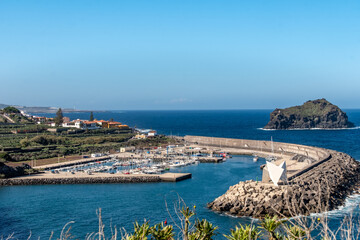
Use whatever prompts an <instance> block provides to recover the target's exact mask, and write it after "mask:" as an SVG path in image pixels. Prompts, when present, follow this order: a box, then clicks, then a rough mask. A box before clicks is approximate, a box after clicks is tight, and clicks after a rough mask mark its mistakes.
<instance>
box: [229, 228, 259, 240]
mask: <svg viewBox="0 0 360 240" xmlns="http://www.w3.org/2000/svg"><path fill="white" fill-rule="evenodd" d="M239 226H240V227H238V226H236V227H235V230H233V229H231V230H230V233H231V234H230V235H224V237H226V238H227V239H229V240H256V239H258V238H259V237H260V236H261V230H259V229H258V228H257V227H255V226H253V225H245V227H244V226H242V225H239Z"/></svg>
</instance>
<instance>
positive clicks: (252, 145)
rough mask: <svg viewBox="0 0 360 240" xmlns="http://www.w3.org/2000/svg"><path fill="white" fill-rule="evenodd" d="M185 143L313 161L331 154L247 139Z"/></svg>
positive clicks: (203, 139)
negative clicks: (291, 156) (278, 154)
mask: <svg viewBox="0 0 360 240" xmlns="http://www.w3.org/2000/svg"><path fill="white" fill-rule="evenodd" d="M184 139H185V141H187V142H190V143H198V144H201V145H205V146H216V147H224V148H225V147H226V148H237V149H245V150H253V151H257V152H269V153H271V152H272V150H274V152H275V153H280V154H281V153H282V154H298V155H303V156H306V157H307V158H310V159H312V160H313V161H320V160H323V159H326V158H329V157H330V153H329V152H328V151H327V150H326V149H322V148H317V147H311V146H305V145H298V144H291V143H282V142H273V143H271V142H270V141H257V140H247V139H232V138H214V137H201V136H185V137H184Z"/></svg>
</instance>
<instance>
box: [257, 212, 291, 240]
mask: <svg viewBox="0 0 360 240" xmlns="http://www.w3.org/2000/svg"><path fill="white" fill-rule="evenodd" d="M284 222H286V220H280V219H278V217H277V216H273V217H270V216H269V215H266V217H265V218H264V219H263V220H262V221H261V223H260V226H261V228H262V229H264V230H265V231H266V232H267V233H268V235H269V239H270V240H280V239H283V238H284V236H283V235H282V234H280V233H279V232H278V231H277V229H278V228H279V227H280V226H282V225H283V223H284Z"/></svg>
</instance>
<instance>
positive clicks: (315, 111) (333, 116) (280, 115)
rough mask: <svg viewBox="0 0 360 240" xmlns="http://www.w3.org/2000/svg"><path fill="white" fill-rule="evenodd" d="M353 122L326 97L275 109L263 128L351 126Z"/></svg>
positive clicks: (334, 127) (331, 127)
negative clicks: (299, 104)
mask: <svg viewBox="0 0 360 240" xmlns="http://www.w3.org/2000/svg"><path fill="white" fill-rule="evenodd" d="M351 127H354V124H353V123H352V122H350V121H349V120H348V116H347V115H346V113H345V112H343V111H342V110H341V109H340V108H339V107H337V106H335V105H333V104H331V103H330V102H328V101H327V100H326V99H318V100H314V101H307V102H306V103H304V104H303V105H301V106H295V107H290V108H285V109H275V110H274V111H273V112H272V113H271V114H270V121H269V122H268V124H267V125H266V126H265V127H264V129H283V130H285V129H309V128H321V129H336V128H338V129H339V128H351Z"/></svg>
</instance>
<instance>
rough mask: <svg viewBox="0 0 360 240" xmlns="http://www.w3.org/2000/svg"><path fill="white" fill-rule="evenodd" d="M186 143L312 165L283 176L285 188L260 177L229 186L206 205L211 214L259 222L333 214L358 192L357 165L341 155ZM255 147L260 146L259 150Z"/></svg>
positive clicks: (266, 145)
mask: <svg viewBox="0 0 360 240" xmlns="http://www.w3.org/2000/svg"><path fill="white" fill-rule="evenodd" d="M185 140H186V141H188V142H190V143H197V144H199V145H210V144H212V146H220V144H221V146H226V147H230V146H232V147H233V148H240V149H250V150H251V151H253V152H254V153H256V152H259V151H260V149H261V152H264V151H265V152H272V149H274V152H275V151H277V152H281V153H282V154H288V155H291V154H293V155H294V154H295V155H297V156H303V157H306V158H307V159H309V160H310V161H311V163H310V164H308V165H307V166H305V167H304V168H303V169H300V170H298V171H297V172H295V173H293V174H291V175H290V176H288V183H287V184H286V185H285V184H284V185H279V186H278V187H276V186H275V185H274V184H272V183H271V182H269V181H268V180H269V179H268V178H267V177H265V181H263V182H256V181H245V182H239V183H238V184H236V185H234V186H231V187H230V188H229V190H228V191H227V192H226V193H225V194H223V195H222V196H220V197H218V198H216V199H215V200H214V201H212V202H210V203H209V204H208V207H209V208H210V209H212V210H214V211H219V212H225V213H228V214H231V215H234V216H250V217H258V218H261V217H264V216H265V215H266V214H270V215H279V216H281V217H293V216H298V215H309V214H311V213H319V212H324V211H330V210H333V209H336V208H337V207H339V206H341V205H342V204H344V201H345V199H346V197H347V196H349V195H350V194H352V193H353V192H354V191H356V190H357V189H358V187H359V182H360V177H359V176H360V164H359V162H357V161H356V160H355V159H353V158H352V157H351V156H349V155H348V154H345V153H341V152H337V151H332V150H327V149H323V148H316V147H310V146H303V145H296V144H287V143H275V142H274V143H271V142H266V141H253V140H241V139H224V138H221V139H220V138H208V137H197V136H186V137H185ZM258 145H260V146H262V147H261V148H258V147H257V146H258ZM271 145H273V147H272V146H271ZM275 149H276V150H275ZM298 159H302V158H301V157H300V158H298ZM264 175H266V170H265V171H264ZM263 179H264V177H263Z"/></svg>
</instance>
